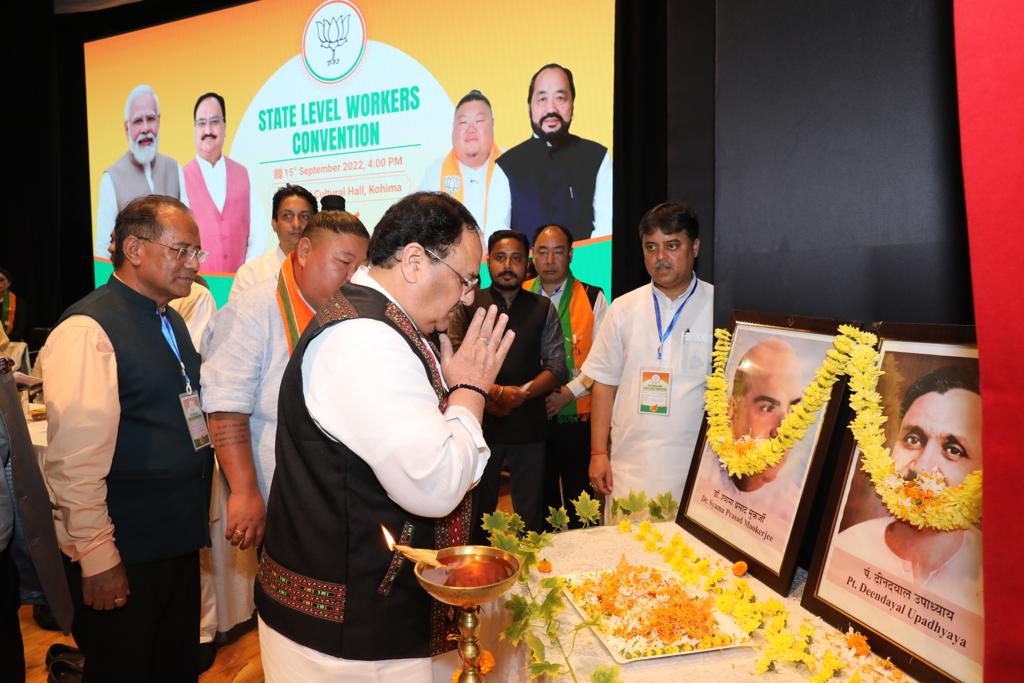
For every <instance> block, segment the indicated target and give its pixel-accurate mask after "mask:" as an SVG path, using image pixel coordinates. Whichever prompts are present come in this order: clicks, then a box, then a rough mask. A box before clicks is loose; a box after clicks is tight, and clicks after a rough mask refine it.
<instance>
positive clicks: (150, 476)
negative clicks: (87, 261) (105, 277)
mask: <svg viewBox="0 0 1024 683" xmlns="http://www.w3.org/2000/svg"><path fill="white" fill-rule="evenodd" d="M205 258H206V252H204V251H203V250H202V248H201V246H200V239H199V229H198V227H197V226H196V223H195V220H193V218H192V216H191V214H190V213H189V211H188V209H187V208H186V207H185V205H184V204H182V203H181V202H180V201H178V200H177V199H174V198H173V197H166V196H158V195H151V196H146V197H142V198H140V199H136V200H133V201H132V202H129V203H128V205H127V206H125V207H124V209H122V210H121V212H120V213H119V214H118V216H117V220H116V222H115V226H114V252H113V263H114V274H113V275H112V276H111V278H110V280H109V281H108V282H107V284H106V285H104V286H102V287H99V288H98V289H96V290H95V291H93V292H91V293H90V294H88V295H87V296H86V297H85V298H83V299H81V300H80V301H78V302H77V303H75V304H73V305H72V306H71V307H70V308H68V310H67V311H65V312H64V314H63V315H62V316H61V320H60V322H59V324H58V325H57V327H56V329H54V331H53V333H52V334H51V335H50V338H49V340H48V341H47V344H46V346H45V347H44V348H43V350H42V352H41V354H40V359H41V362H42V368H43V375H44V377H45V379H46V407H47V414H48V417H49V434H48V436H49V447H48V449H47V451H46V455H45V458H44V474H45V476H46V479H47V482H48V484H49V488H50V490H51V492H52V494H53V499H54V502H55V504H56V509H55V511H54V522H55V526H56V532H57V539H58V541H59V542H60V545H61V550H62V551H63V553H64V555H66V564H67V572H68V579H69V585H70V588H71V592H72V599H73V601H74V603H75V618H74V623H73V625H72V633H73V634H74V636H75V641H76V642H77V644H78V646H79V647H80V648H81V650H82V653H83V654H84V655H85V672H84V679H85V680H96V681H138V680H147V681H158V680H166V681H188V680H192V681H194V680H196V679H197V677H198V672H197V665H198V644H199V632H198V630H199V554H198V550H199V548H200V547H202V546H205V545H207V544H208V542H209V537H208V536H209V533H208V528H209V527H208V520H207V516H208V515H207V511H208V509H209V496H210V476H211V472H212V468H213V453H212V449H211V448H210V437H209V434H208V433H207V428H206V421H205V419H204V416H203V413H202V410H201V409H200V407H199V387H200V376H199V369H200V362H199V354H198V353H197V352H196V350H195V348H194V346H193V344H192V340H191V339H190V337H189V333H188V330H187V328H186V327H185V323H184V321H183V320H182V318H181V316H180V315H179V314H178V313H177V312H176V311H174V310H173V309H172V308H170V307H169V306H168V303H169V302H170V301H171V300H172V299H175V298H179V297H182V296H185V295H187V294H188V293H189V289H190V287H191V286H192V283H193V281H194V279H195V274H196V271H197V270H198V269H199V264H200V263H201V262H202V261H203V260H204V259H205Z"/></svg>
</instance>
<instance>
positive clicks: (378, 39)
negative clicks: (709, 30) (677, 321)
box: [85, 0, 614, 304]
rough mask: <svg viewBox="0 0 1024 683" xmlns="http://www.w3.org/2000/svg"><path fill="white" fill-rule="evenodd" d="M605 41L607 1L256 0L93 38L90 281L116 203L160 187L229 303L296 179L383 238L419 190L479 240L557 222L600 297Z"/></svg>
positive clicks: (269, 243)
mask: <svg viewBox="0 0 1024 683" xmlns="http://www.w3.org/2000/svg"><path fill="white" fill-rule="evenodd" d="M613 46H614V2H613V1H612V0H594V1H588V2H585V3H583V2H572V1H570V2H563V3H558V4H555V5H552V4H550V3H544V4H541V3H539V2H535V1H533V0H528V1H523V2H517V3H484V4H480V5H475V6H472V7H469V6H466V5H464V4H462V3H455V2H451V1H450V0H439V1H434V2H412V1H410V2H395V1H393V0H328V1H327V2H317V1H309V2H305V1H301V0H300V1H298V2H296V1H295V0H263V1H261V2H253V3H250V4H246V5H242V6H239V7H234V8H231V9H226V10H222V11H218V12H212V13H209V14H204V15H200V16H196V17H192V18H190V19H185V20H181V21H177V22H173V23H167V24H163V25H160V26H155V27H152V28H146V29H142V30H139V31H134V32H132V33H127V34H122V35H118V36H114V37H111V38H105V39H102V40H97V41H94V42H90V43H87V44H86V45H85V67H86V91H87V112H88V135H89V169H90V170H89V177H90V183H91V193H92V209H93V211H92V215H93V252H94V253H93V256H94V263H95V276H96V283H97V285H98V284H102V283H103V282H105V281H106V279H107V278H108V277H109V274H110V272H111V269H112V266H111V265H110V252H109V251H108V247H109V245H110V238H111V232H112V230H113V227H114V219H115V217H116V215H117V212H118V211H119V210H120V209H121V208H123V206H124V205H126V204H127V203H128V202H129V201H131V200H132V199H134V198H135V197H138V196H140V195H144V194H149V193H153V192H155V193H158V194H168V195H172V196H176V197H178V198H180V199H181V200H182V201H184V202H185V203H186V204H187V205H188V206H189V207H190V208H191V209H192V211H193V214H194V216H195V218H196V221H197V223H198V224H199V227H200V233H201V236H202V242H203V249H204V250H206V251H208V252H209V254H210V255H209V256H208V257H207V261H206V262H204V264H203V265H202V267H201V268H200V273H201V274H202V275H203V277H204V279H205V280H206V281H207V282H208V283H209V285H210V288H211V290H212V292H213V294H214V296H215V298H216V299H217V300H218V303H221V304H222V303H223V302H224V301H225V300H226V297H227V291H228V289H229V287H230V284H231V279H232V276H233V274H234V272H235V271H236V270H237V269H238V267H239V266H240V265H241V264H242V263H244V262H245V261H247V260H250V259H252V258H256V257H258V256H260V255H261V254H265V253H267V252H271V251H273V250H275V249H277V248H278V238H277V235H276V233H275V232H274V230H273V219H275V218H276V217H275V216H273V215H272V198H273V196H274V193H275V192H277V191H278V190H279V189H280V188H282V187H283V186H285V185H286V184H297V185H301V186H302V187H304V188H306V189H307V190H309V191H310V193H311V194H312V195H313V196H314V197H315V198H317V199H318V200H319V199H320V198H321V197H323V196H325V195H335V194H336V195H341V196H343V197H344V198H345V201H346V210H348V211H349V212H351V213H353V214H355V215H357V216H358V217H359V218H360V220H361V221H362V222H363V223H364V224H365V225H366V227H367V229H368V230H370V231H371V232H372V230H373V227H374V225H375V224H376V223H377V221H378V220H379V219H380V217H381V216H382V215H383V213H384V212H385V211H386V210H387V208H388V207H389V206H390V205H391V204H393V203H394V202H395V201H397V200H398V199H400V198H401V197H403V196H405V195H407V194H409V193H411V192H415V191H418V190H430V191H443V192H448V193H449V194H451V195H453V196H455V197H457V198H458V199H460V200H461V201H463V203H465V204H466V206H467V208H469V209H470V211H471V213H473V215H474V218H476V220H477V222H478V223H479V225H480V227H481V229H482V230H483V231H484V234H485V236H486V235H489V234H490V233H493V232H494V231H496V230H499V229H503V228H514V229H518V230H522V231H523V232H525V233H527V235H528V236H530V237H531V239H532V236H533V235H534V234H535V233H536V231H537V230H538V228H539V227H542V224H546V223H559V224H562V225H565V227H568V228H569V229H570V230H571V231H572V234H573V236H574V239H575V240H576V242H575V247H576V249H575V254H574V259H573V270H574V272H575V273H576V274H577V276H579V277H581V278H582V279H584V280H586V281H588V282H592V283H594V284H597V285H599V286H601V287H603V288H604V289H605V292H606V293H607V292H608V291H609V285H610V280H611V276H610V266H611V244H610V236H611V187H612V186H611V155H612V150H611V146H612V84H613V80H614V79H613V63H614V54H613ZM551 63H557V64H560V65H562V66H564V67H565V68H566V69H568V70H569V71H570V72H571V74H572V82H571V84H570V87H568V88H566V87H564V86H562V87H559V86H557V84H556V85H555V86H550V87H549V85H548V84H547V82H546V81H545V82H544V83H543V84H542V83H541V79H538V82H537V86H538V87H537V93H536V96H535V97H534V98H533V99H532V100H531V99H530V97H529V94H530V83H531V77H532V76H533V75H534V74H535V73H537V72H538V70H540V69H541V67H543V66H545V65H547V64H551ZM559 73H560V74H561V71H559ZM542 85H543V87H542ZM548 90H550V91H551V95H550V99H547V98H548V94H547V91H548ZM472 91H478V94H479V95H480V96H482V99H481V98H480V97H477V96H476V95H471V96H470V101H469V102H468V105H469V106H465V107H459V111H458V112H457V111H456V107H457V105H458V104H459V102H460V101H461V100H463V98H464V97H465V96H467V94H470V93H472ZM561 91H568V92H564V94H562V93H561ZM206 93H216V94H217V95H219V96H220V97H221V98H223V111H220V109H221V107H220V106H219V104H214V105H213V106H212V108H210V107H207V106H204V107H200V106H199V105H200V102H199V98H200V96H201V95H204V94H206ZM209 102H211V103H212V102H213V100H210V101H209ZM457 114H458V115H457ZM552 117H555V119H554V120H558V119H557V117H561V118H560V120H561V121H562V126H560V127H559V130H557V131H555V133H551V129H552V128H554V127H556V126H555V124H547V123H546V119H549V118H552ZM480 150H483V152H482V153H481V151H480ZM488 151H489V152H490V153H489V154H488ZM502 157H504V158H502ZM483 270H484V271H486V269H483Z"/></svg>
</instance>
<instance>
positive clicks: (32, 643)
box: [18, 605, 263, 683]
mask: <svg viewBox="0 0 1024 683" xmlns="http://www.w3.org/2000/svg"><path fill="white" fill-rule="evenodd" d="M18 616H19V617H21V637H22V639H23V640H24V641H25V682H26V683H46V651H47V650H48V649H49V648H50V646H51V645H53V644H54V643H67V644H68V645H74V644H75V639H74V638H72V637H71V636H65V635H64V634H62V633H61V632H60V631H44V630H43V629H41V628H39V626H37V625H36V622H35V620H33V619H32V607H31V606H30V605H23V606H22V608H21V611H19V612H18ZM199 681H200V683H262V682H263V665H262V664H261V663H260V641H259V637H258V636H257V634H256V629H255V628H253V629H252V630H251V631H249V632H247V633H245V634H244V635H242V636H241V637H240V638H239V639H238V640H236V641H235V642H233V643H231V644H230V645H223V646H221V648H220V649H219V650H218V651H217V659H216V660H215V661H214V663H213V666H212V667H211V668H210V670H209V671H207V672H206V673H204V674H203V675H202V676H200V677H199Z"/></svg>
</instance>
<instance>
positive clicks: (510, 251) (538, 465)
mask: <svg viewBox="0 0 1024 683" xmlns="http://www.w3.org/2000/svg"><path fill="white" fill-rule="evenodd" d="M529 251H530V250H529V247H528V246H527V242H526V236H525V235H524V234H522V233H521V232H517V231H515V230H499V231H498V232H496V233H494V234H493V235H491V237H490V239H489V240H488V245H487V268H488V269H489V270H490V273H491V286H490V287H488V288H487V289H485V290H482V291H481V292H480V294H479V295H478V296H477V298H476V303H474V304H473V305H472V306H471V307H470V308H469V309H468V311H467V313H468V317H469V318H470V319H472V318H473V313H474V312H475V311H476V310H477V309H480V308H483V309H485V310H486V309H487V308H488V307H490V306H496V307H497V309H498V311H499V312H501V313H506V314H507V315H508V328H509V329H510V330H512V331H514V332H515V333H516V343H515V344H513V345H512V349H511V350H510V351H509V354H508V357H507V358H506V359H505V363H504V364H503V365H502V366H501V370H500V371H499V372H498V376H497V377H496V378H495V380H494V381H495V384H494V386H492V387H489V391H488V393H489V394H490V400H489V401H488V402H487V414H486V415H484V437H485V438H486V439H487V444H488V445H489V446H490V447H491V459H490V461H489V462H488V463H487V469H486V470H484V475H483V477H482V478H481V479H480V485H479V486H478V487H477V490H476V492H475V493H474V496H473V502H474V508H475V509H474V514H473V535H474V542H475V543H486V540H487V534H486V533H484V531H483V530H482V529H481V528H480V519H481V517H482V516H483V515H484V514H487V513H491V512H494V510H495V508H497V506H498V490H499V486H500V481H501V467H502V464H505V465H506V466H507V467H508V470H509V473H510V474H511V475H512V481H511V490H512V507H514V508H515V511H516V512H517V513H519V516H520V517H522V518H523V521H524V522H525V523H526V528H527V529H528V530H530V531H542V530H543V526H544V516H545V510H544V501H543V495H542V491H543V481H544V441H545V439H546V438H547V432H548V421H547V415H546V413H545V409H544V397H545V396H547V395H548V394H549V393H550V392H551V390H552V389H554V388H555V387H557V386H558V385H560V384H564V383H565V382H566V381H567V380H568V378H569V376H568V372H566V369H565V348H564V347H563V345H562V328H561V326H560V325H559V324H558V314H557V312H556V311H555V308H554V306H552V305H551V302H550V301H548V300H547V299H545V298H544V297H542V296H538V295H536V294H533V293H532V292H527V291H524V290H523V288H522V284H523V278H524V277H525V276H526V262H527V258H528V254H529Z"/></svg>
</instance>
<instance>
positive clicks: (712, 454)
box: [676, 311, 846, 595]
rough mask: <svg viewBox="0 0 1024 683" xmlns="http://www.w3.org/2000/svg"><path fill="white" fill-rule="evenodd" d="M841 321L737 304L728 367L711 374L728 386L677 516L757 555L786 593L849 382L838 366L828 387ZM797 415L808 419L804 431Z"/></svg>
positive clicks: (722, 544)
mask: <svg viewBox="0 0 1024 683" xmlns="http://www.w3.org/2000/svg"><path fill="white" fill-rule="evenodd" d="M841 324H842V321H838V320H827V319H822V318H804V317H797V316H785V315H773V314H767V313H757V312H751V311H735V312H734V313H733V320H732V339H731V348H730V349H729V355H728V360H727V361H726V362H725V367H724V373H723V372H722V369H721V368H720V367H719V368H716V369H713V375H712V377H711V378H710V379H709V387H711V388H712V389H714V386H715V382H717V386H718V387H719V390H718V393H717V395H718V398H717V401H718V403H719V405H718V406H717V408H716V407H715V403H714V402H715V400H716V399H715V398H714V397H715V394H714V393H713V392H709V404H708V407H709V412H708V418H707V419H705V422H704V424H703V425H702V427H701V431H700V434H699V435H698V438H697V445H696V449H695V451H694V456H693V461H692V463H691V465H690V473H689V476H688V477H687V482H686V487H685V489H684V491H683V500H682V504H681V505H680V506H679V514H678V516H677V519H676V521H677V523H678V524H679V525H680V526H682V527H683V528H684V529H686V530H687V531H689V532H690V533H692V534H693V535H694V536H696V537H698V538H699V539H700V540H702V541H704V542H705V543H707V544H708V545H710V546H711V547H713V548H714V549H715V550H717V551H718V552H719V553H721V554H722V555H724V556H725V557H728V558H729V559H730V560H733V561H737V560H744V561H745V562H747V565H748V567H749V570H750V573H751V574H753V575H754V576H755V577H756V578H758V579H760V580H761V581H762V582H764V583H765V584H767V585H768V586H770V587H771V588H772V589H773V590H775V591H777V592H779V593H781V594H783V595H785V594H787V593H788V591H789V586H790V583H791V582H792V579H793V573H794V572H795V570H796V558H797V554H798V553H799V551H800V544H801V541H802V539H803V535H804V530H805V528H806V525H807V518H808V515H809V514H810V507H811V505H812V503H813V499H814V493H815V491H816V489H817V482H818V478H819V477H820V474H821V468H822V466H823V463H824V460H825V458H826V457H827V454H828V444H829V440H830V436H831V433H832V429H833V427H834V425H835V421H836V413H837V411H838V408H839V400H840V396H841V395H842V391H843V387H844V386H845V383H846V379H845V376H843V375H842V373H841V372H839V373H833V374H832V379H833V380H834V384H832V385H831V386H830V387H828V388H827V389H822V387H821V383H820V382H819V381H818V378H820V377H821V373H822V372H823V364H824V363H825V360H826V354H828V352H829V350H830V349H832V348H833V344H834V342H835V339H836V334H837V329H838V327H839V326H840V325H841ZM722 341H723V340H721V339H720V340H719V344H720V343H721V342H722ZM716 348H719V349H721V346H718V347H716ZM720 362H721V361H720V360H719V364H720ZM836 367H838V366H836ZM714 373H718V375H717V380H716V375H715V374H714ZM812 406H814V407H812ZM715 415H717V416H718V419H717V420H716V419H715V417H714V416H715ZM723 420H727V423H726V422H724V421H723ZM794 420H799V424H802V425H803V427H802V429H800V430H799V431H796V432H794V431H793V429H792V427H793V426H794V425H795V424H798V423H797V422H794ZM716 425H717V426H716ZM800 432H802V436H800V437H799V438H797V439H796V440H795V442H792V445H790V446H789V447H788V448H786V449H784V450H781V446H780V450H781V452H780V453H779V455H776V456H756V454H755V456H756V457H758V458H760V459H759V460H757V461H755V460H754V459H753V457H755V456H751V457H748V456H747V455H746V454H748V453H751V450H750V449H752V448H753V447H758V448H762V449H763V448H765V447H767V446H769V445H770V444H771V443H772V442H773V441H774V440H775V439H776V438H778V437H780V436H782V437H783V438H786V437H785V435H787V434H788V435H791V436H790V437H789V438H790V439H792V435H795V434H799V433H800ZM716 435H717V436H716ZM780 443H781V442H780ZM716 451H717V452H716ZM760 452H761V453H765V451H763V450H762V451H760ZM744 458H747V459H746V460H744ZM772 458H774V459H775V460H776V462H774V463H771V459H772ZM741 461H742V462H741ZM757 463H760V464H757ZM730 465H731V466H730ZM737 465H739V466H737Z"/></svg>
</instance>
